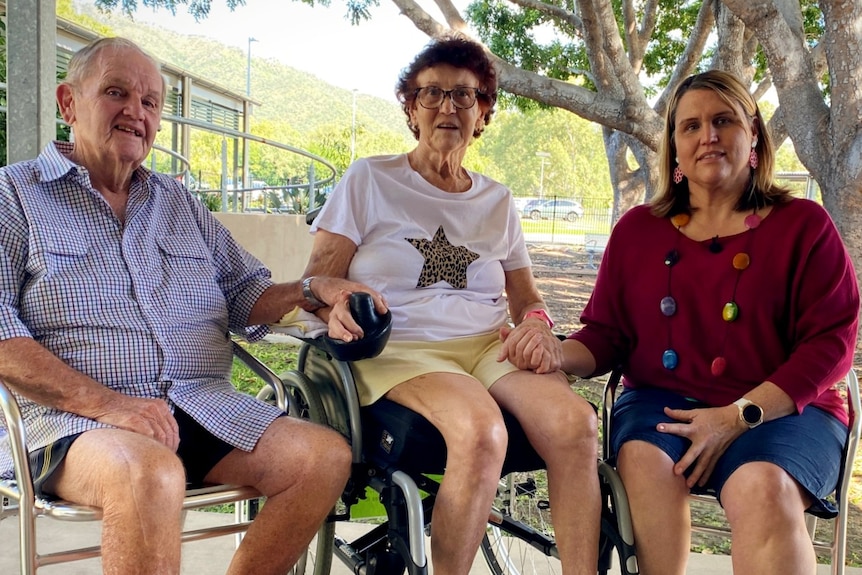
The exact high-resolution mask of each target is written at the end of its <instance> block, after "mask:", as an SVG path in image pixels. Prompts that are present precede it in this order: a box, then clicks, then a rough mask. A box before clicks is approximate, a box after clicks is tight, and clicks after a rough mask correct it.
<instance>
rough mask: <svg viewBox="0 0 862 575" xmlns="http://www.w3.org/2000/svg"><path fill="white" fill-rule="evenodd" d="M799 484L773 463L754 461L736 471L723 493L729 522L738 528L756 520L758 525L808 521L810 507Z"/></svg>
mask: <svg viewBox="0 0 862 575" xmlns="http://www.w3.org/2000/svg"><path fill="white" fill-rule="evenodd" d="M805 497H806V495H804V492H803V490H802V488H801V487H800V486H799V484H798V483H796V481H795V480H794V479H793V478H792V477H791V476H790V475H789V474H788V473H787V472H785V471H784V470H783V469H781V468H780V467H778V466H777V465H774V464H772V463H766V462H754V463H747V464H745V465H742V466H740V467H739V469H737V470H736V471H734V472H733V474H732V475H731V476H730V478H728V480H727V481H726V482H725V484H724V487H723V488H722V491H721V502H722V505H723V507H724V510H725V514H726V515H727V520H728V522H729V523H730V524H731V526H734V525H735V524H740V523H743V522H747V521H748V520H750V519H752V518H754V520H756V521H757V522H758V523H763V524H764V525H765V524H769V523H777V524H787V523H788V522H790V521H793V520H794V519H799V520H803V521H804V511H805V509H806V508H807V507H808V503H807V502H806V501H805V499H804V498H805Z"/></svg>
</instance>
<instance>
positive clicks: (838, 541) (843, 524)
mask: <svg viewBox="0 0 862 575" xmlns="http://www.w3.org/2000/svg"><path fill="white" fill-rule="evenodd" d="M621 379H622V372H621V371H620V370H619V369H617V370H614V372H613V373H612V374H611V376H610V377H609V378H608V382H607V383H606V384H605V389H604V400H603V410H602V426H603V427H602V429H603V430H604V433H603V437H602V454H603V456H604V459H605V461H607V460H608V459H609V458H610V456H611V447H610V432H611V429H610V421H611V410H612V409H613V404H614V400H615V398H616V392H617V388H618V386H619V383H620V380H621ZM844 381H845V383H846V386H847V403H848V406H849V410H850V425H849V428H848V432H847V442H846V443H845V445H844V456H843V460H842V462H841V476H840V478H839V481H838V485H837V487H836V489H835V492H834V493H835V498H836V500H837V504H838V516H837V517H835V519H832V520H831V521H833V522H834V523H833V529H832V540H831V541H823V540H818V539H816V538H815V528H816V526H817V517H815V516H813V515H810V514H806V516H805V522H806V526H807V527H808V533H809V535H810V536H811V541H812V544H813V545H814V548H815V549H817V550H819V551H828V552H829V553H830V556H831V570H832V575H844V572H845V567H846V563H847V517H848V514H849V506H850V502H849V500H848V496H849V491H850V481H851V479H852V478H853V461H854V459H855V457H856V452H857V449H858V447H859V438H860V436H862V417H859V414H862V400H860V395H859V380H858V377H857V375H856V372H855V370H853V369H851V370H850V371H849V372H848V373H847V375H846V376H845V378H844ZM689 499H690V500H691V501H699V502H705V503H711V504H715V505H718V500H717V499H716V498H715V497H714V496H711V495H701V494H691V495H690V496H689ZM625 513H630V512H629V511H628V509H626V510H625ZM626 522H627V523H628V524H631V518H630V516H629V517H628V518H627V520H626ZM691 529H692V531H693V532H699V533H708V534H712V535H721V536H730V529H729V528H728V527H720V526H719V527H716V526H711V525H703V524H696V523H692V526H691ZM636 545H637V542H635V546H636Z"/></svg>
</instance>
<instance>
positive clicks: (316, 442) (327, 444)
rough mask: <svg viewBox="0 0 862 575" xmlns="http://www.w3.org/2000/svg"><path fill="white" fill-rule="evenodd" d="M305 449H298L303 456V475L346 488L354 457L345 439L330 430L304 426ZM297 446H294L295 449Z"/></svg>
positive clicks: (300, 463)
mask: <svg viewBox="0 0 862 575" xmlns="http://www.w3.org/2000/svg"><path fill="white" fill-rule="evenodd" d="M304 431H305V434H304V435H305V443H306V445H305V448H304V449H296V451H297V452H298V453H302V454H303V456H302V457H301V458H298V459H299V465H301V466H302V473H301V475H305V476H307V477H318V478H320V479H319V480H320V481H325V482H332V483H334V484H338V487H339V488H341V487H344V484H345V483H347V478H348V477H349V476H350V470H351V463H352V455H351V450H350V446H349V445H348V443H347V441H346V440H345V439H344V437H343V436H342V435H341V434H340V433H338V432H337V431H334V430H332V429H330V428H327V427H324V426H321V425H316V424H307V425H305V426H304ZM296 447H297V446H292V447H291V448H292V449H295V448H296Z"/></svg>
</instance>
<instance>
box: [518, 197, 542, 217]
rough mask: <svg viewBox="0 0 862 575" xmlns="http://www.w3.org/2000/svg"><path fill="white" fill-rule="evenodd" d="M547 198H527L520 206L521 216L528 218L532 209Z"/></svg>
mask: <svg viewBox="0 0 862 575" xmlns="http://www.w3.org/2000/svg"><path fill="white" fill-rule="evenodd" d="M547 201H548V200H529V201H527V202H526V203H525V204H524V205H523V206H522V207H521V208H520V210H521V217H524V218H528V217H530V214H531V213H533V210H535V209H537V208H538V207H539V206H541V205H542V204H544V203H545V202H547Z"/></svg>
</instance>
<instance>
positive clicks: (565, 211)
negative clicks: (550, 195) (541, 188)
mask: <svg viewBox="0 0 862 575" xmlns="http://www.w3.org/2000/svg"><path fill="white" fill-rule="evenodd" d="M525 213H528V214H529V215H530V219H533V220H541V219H558V220H562V219H565V220H566V221H569V222H573V221H575V220H577V219H578V218H581V217H583V215H584V206H582V205H581V204H580V202H576V201H575V200H547V201H546V202H544V203H542V204H539V205H537V206H533V207H531V208H530V211H529V212H526V211H525Z"/></svg>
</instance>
